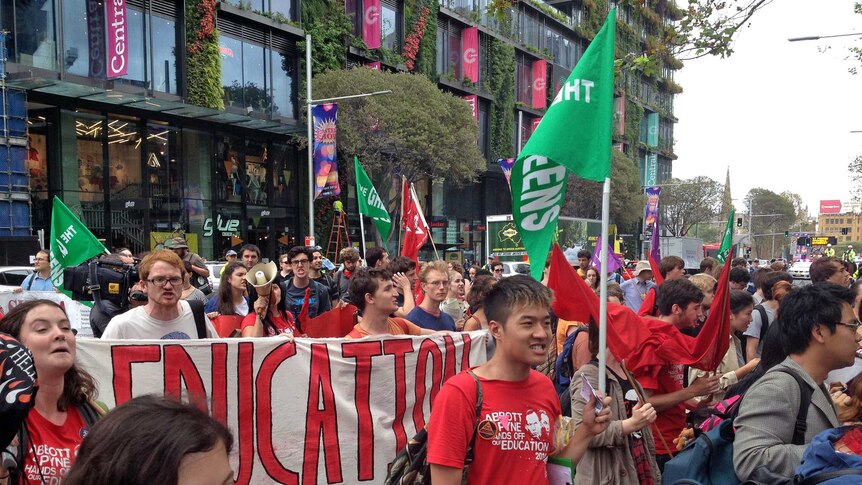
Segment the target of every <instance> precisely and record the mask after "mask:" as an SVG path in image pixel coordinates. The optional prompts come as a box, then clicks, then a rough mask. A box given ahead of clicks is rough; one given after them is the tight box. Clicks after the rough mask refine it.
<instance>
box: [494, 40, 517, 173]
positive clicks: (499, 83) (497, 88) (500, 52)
mask: <svg viewBox="0 0 862 485" xmlns="http://www.w3.org/2000/svg"><path fill="white" fill-rule="evenodd" d="M490 51H491V79H490V83H489V84H490V87H491V95H492V96H494V104H492V105H491V160H498V159H500V158H511V157H513V156H515V153H514V151H515V143H514V136H515V135H514V133H515V47H514V46H513V45H511V44H509V43H506V42H503V41H501V40H498V39H494V38H492V39H491V49H490Z"/></svg>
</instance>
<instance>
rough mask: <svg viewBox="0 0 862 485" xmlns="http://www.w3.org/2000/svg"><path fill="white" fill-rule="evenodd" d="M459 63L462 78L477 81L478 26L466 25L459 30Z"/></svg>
mask: <svg viewBox="0 0 862 485" xmlns="http://www.w3.org/2000/svg"><path fill="white" fill-rule="evenodd" d="M461 46H462V47H461V48H462V49H463V50H462V52H461V65H462V69H463V70H464V79H469V80H470V82H473V83H477V82H479V62H478V61H479V28H478V27H467V28H465V29H464V30H463V31H461Z"/></svg>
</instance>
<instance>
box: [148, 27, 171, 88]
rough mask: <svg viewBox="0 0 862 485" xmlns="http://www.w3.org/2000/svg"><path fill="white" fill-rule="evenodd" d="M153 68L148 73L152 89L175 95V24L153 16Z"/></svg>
mask: <svg viewBox="0 0 862 485" xmlns="http://www.w3.org/2000/svg"><path fill="white" fill-rule="evenodd" d="M152 28H153V66H152V69H151V72H150V79H152V88H153V89H154V90H156V91H161V92H163V93H171V94H177V59H176V54H175V52H176V48H177V36H176V28H177V23H176V21H174V20H170V19H166V18H163V17H159V16H157V15H154V16H153V17H152Z"/></svg>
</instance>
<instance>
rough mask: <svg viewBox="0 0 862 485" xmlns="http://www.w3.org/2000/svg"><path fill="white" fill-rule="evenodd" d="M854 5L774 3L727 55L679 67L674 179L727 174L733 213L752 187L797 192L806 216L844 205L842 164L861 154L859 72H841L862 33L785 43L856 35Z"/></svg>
mask: <svg viewBox="0 0 862 485" xmlns="http://www.w3.org/2000/svg"><path fill="white" fill-rule="evenodd" d="M677 3H678V4H680V3H681V2H680V0H677ZM682 3H684V2H682ZM853 3H854V1H853V0H820V1H816V2H815V1H811V0H775V1H774V2H773V3H771V4H770V5H769V6H767V7H766V9H765V10H763V11H761V12H759V13H757V14H756V15H755V16H754V17H753V18H752V21H751V26H750V27H749V28H747V29H744V30H742V32H741V33H740V35H739V37H738V38H737V40H736V43H735V45H734V49H735V52H734V54H733V55H732V56H731V57H729V58H727V59H720V58H712V57H706V58H701V59H696V60H692V61H688V62H686V65H685V67H684V68H683V69H681V70H680V71H677V72H676V76H675V81H676V82H677V83H678V84H680V85H682V87H683V90H684V92H683V93H682V94H680V95H678V96H677V97H676V100H675V104H674V112H675V115H676V116H677V118H678V119H679V123H677V124H676V126H675V127H674V139H675V140H676V145H675V147H674V151H675V152H676V154H677V155H678V156H679V159H678V160H676V161H674V165H673V176H674V177H677V178H683V179H685V178H691V177H695V176H698V175H706V176H708V177H711V178H713V179H715V180H717V181H718V182H719V183H724V180H725V173H726V170H727V168H728V167H730V185H731V190H732V194H731V195H732V197H733V198H734V199H735V200H734V202H735V205H736V207H737V210H738V211H739V210H745V209H744V205H743V202H742V199H743V198H744V197H745V195H746V194H747V193H748V191H749V190H750V189H752V188H756V187H762V188H765V189H769V190H772V191H774V192H779V193H780V192H783V191H785V190H789V191H791V192H795V193H798V194H800V195H801V196H802V199H803V201H804V202H805V203H807V204H808V208H809V213H810V214H812V215H816V214H817V212H818V208H819V201H820V200H821V199H841V200H848V199H849V197H850V180H849V176H848V172H847V164H848V163H849V162H850V161H851V160H852V159H853V158H855V157H856V156H857V155H862V133H850V131H851V130H860V131H862V65H860V66H859V68H860V69H859V70H860V73H859V74H858V75H855V76H854V75H852V74H850V73H849V72H848V68H849V67H851V66H853V65H854V63H853V62H852V61H851V60H849V59H847V57H848V55H849V53H848V51H847V48H848V47H851V46H860V47H862V35H860V36H859V37H843V38H834V39H821V40H819V41H806V42H788V41H787V39H788V38H789V37H800V36H808V35H830V34H845V33H852V32H859V33H860V34H862V15H856V14H854V13H853Z"/></svg>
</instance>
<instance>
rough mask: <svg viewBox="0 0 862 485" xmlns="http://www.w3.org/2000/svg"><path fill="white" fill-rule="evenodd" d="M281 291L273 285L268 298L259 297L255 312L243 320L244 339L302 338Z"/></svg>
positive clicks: (277, 286) (255, 303) (255, 304)
mask: <svg viewBox="0 0 862 485" xmlns="http://www.w3.org/2000/svg"><path fill="white" fill-rule="evenodd" d="M281 291H282V290H281V287H280V286H279V285H276V284H275V283H273V285H272V287H270V293H269V297H268V298H263V297H258V299H257V301H256V302H254V311H253V312H251V313H249V314H248V315H246V316H245V318H243V320H242V326H241V332H242V336H243V337H275V336H277V335H285V336H289V337H293V336H296V337H299V336H300V332H299V329H298V328H297V327H296V321H295V320H294V318H293V315H292V314H291V313H290V312H289V311H287V310H286V309H285V303H284V301H283V299H282V297H281Z"/></svg>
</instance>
